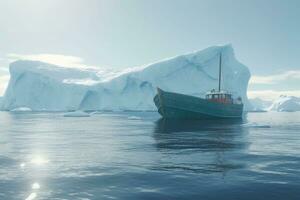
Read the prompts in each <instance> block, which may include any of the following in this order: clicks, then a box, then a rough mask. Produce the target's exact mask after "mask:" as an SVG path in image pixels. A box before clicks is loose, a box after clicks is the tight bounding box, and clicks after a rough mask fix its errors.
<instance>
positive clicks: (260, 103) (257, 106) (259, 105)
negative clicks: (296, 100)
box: [249, 97, 272, 112]
mask: <svg viewBox="0 0 300 200" xmlns="http://www.w3.org/2000/svg"><path fill="white" fill-rule="evenodd" d="M249 102H250V104H251V105H250V108H249V111H254V112H260V111H267V110H268V108H269V107H270V106H271V104H272V102H271V101H265V100H262V99H260V98H258V97H256V98H254V99H249Z"/></svg>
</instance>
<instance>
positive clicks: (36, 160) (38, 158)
mask: <svg viewBox="0 0 300 200" xmlns="http://www.w3.org/2000/svg"><path fill="white" fill-rule="evenodd" d="M30 163H32V164H35V165H44V164H47V163H49V160H48V159H46V158H43V157H42V156H36V157H34V158H33V159H31V160H30Z"/></svg>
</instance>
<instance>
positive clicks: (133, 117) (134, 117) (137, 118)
mask: <svg viewBox="0 0 300 200" xmlns="http://www.w3.org/2000/svg"><path fill="white" fill-rule="evenodd" d="M128 119H130V120H140V119H141V118H140V117H137V116H130V117H128Z"/></svg>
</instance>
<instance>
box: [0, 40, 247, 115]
mask: <svg viewBox="0 0 300 200" xmlns="http://www.w3.org/2000/svg"><path fill="white" fill-rule="evenodd" d="M220 53H222V89H223V90H227V91H230V92H232V93H233V94H234V96H236V97H238V96H241V97H242V99H243V101H244V103H245V105H246V107H247V106H248V105H249V103H248V99H247V86H248V81H249V78H250V72H249V70H248V68H247V67H246V66H245V65H243V64H241V63H240V62H238V61H237V60H236V59H235V56H234V52H233V48H232V47H231V46H230V45H226V46H213V47H209V48H207V49H204V50H202V51H197V52H193V53H190V54H186V55H181V56H177V57H174V58H170V59H166V60H163V61H161V62H157V63H155V64H150V65H147V66H142V67H135V68H129V69H126V70H123V71H117V72H113V71H103V70H100V69H96V68H91V69H76V68H64V67H60V66H55V65H50V64H47V63H42V62H38V61H16V62H14V63H11V65H10V75H11V78H10V81H9V85H8V87H7V90H6V92H5V95H4V98H3V104H2V109H4V110H12V109H15V108H18V107H28V108H30V109H32V110H34V111H68V110H155V109H156V108H155V106H154V103H153V97H154V95H155V93H156V87H160V88H162V89H164V90H166V91H173V92H179V93H183V94H189V95H194V96H199V97H203V96H204V95H205V93H206V92H207V91H210V90H211V89H214V88H217V87H218V63H219V56H220Z"/></svg>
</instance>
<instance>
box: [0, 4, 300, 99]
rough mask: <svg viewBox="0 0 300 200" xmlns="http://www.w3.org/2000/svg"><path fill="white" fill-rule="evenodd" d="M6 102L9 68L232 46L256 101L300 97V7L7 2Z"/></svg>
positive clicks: (113, 61)
mask: <svg viewBox="0 0 300 200" xmlns="http://www.w3.org/2000/svg"><path fill="white" fill-rule="evenodd" d="M0 8H1V12H0V44H1V45H0V96H1V95H2V94H3V93H4V91H5V88H6V84H7V81H8V80H9V73H8V66H9V63H10V62H12V61H14V60H17V59H34V60H41V61H45V62H50V63H54V64H61V65H66V66H67V65H69V66H75V67H76V66H79V67H80V66H83V65H88V66H96V67H99V68H113V69H122V68H127V67H133V66H138V65H144V64H147V63H153V62H156V61H159V60H162V59H164V58H167V57H173V56H176V55H180V54H186V53H189V52H193V51H196V50H201V49H204V48H207V47H209V46H214V45H225V44H232V46H233V48H234V50H235V55H236V58H237V59H238V60H239V61H240V62H242V63H243V64H245V65H246V66H248V68H249V70H250V72H251V74H252V77H251V80H250V83H249V88H248V95H249V96H250V98H254V97H262V98H265V99H272V98H275V97H276V96H278V95H280V94H287V95H297V96H300V86H299V85H300V26H299V24H300V12H299V9H300V1H298V0H264V1H261V0H151V1H149V0H43V1H41V0H1V1H0Z"/></svg>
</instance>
